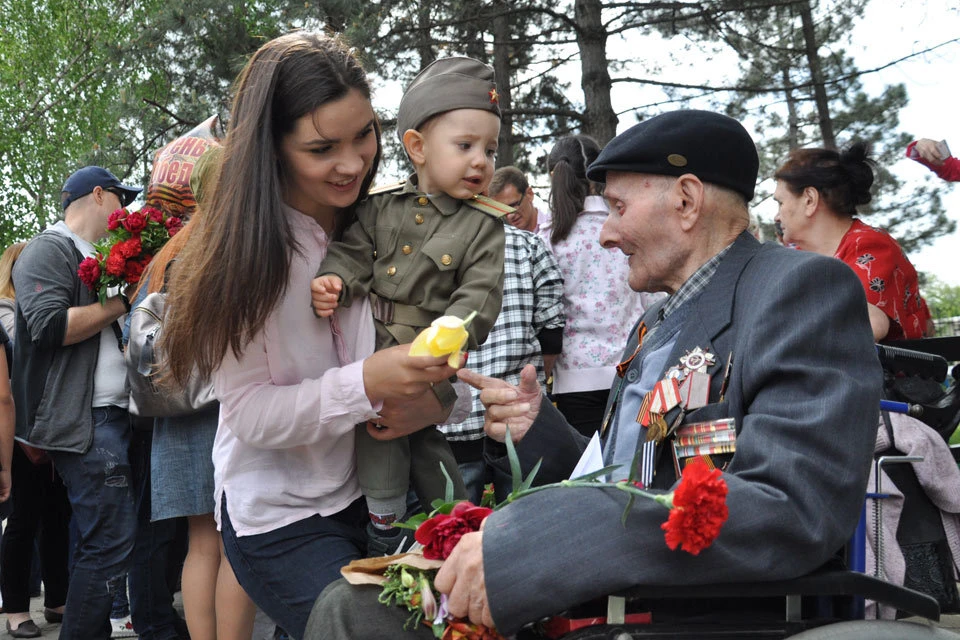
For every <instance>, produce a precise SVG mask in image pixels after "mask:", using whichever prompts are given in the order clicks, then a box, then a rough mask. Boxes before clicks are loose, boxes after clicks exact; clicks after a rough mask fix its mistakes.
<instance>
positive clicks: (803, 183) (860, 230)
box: [773, 142, 932, 342]
mask: <svg viewBox="0 0 960 640" xmlns="http://www.w3.org/2000/svg"><path fill="white" fill-rule="evenodd" d="M872 164H873V161H872V160H870V159H869V158H868V157H867V146H866V144H865V143H863V142H855V143H853V144H852V145H851V146H849V147H848V148H846V149H844V150H843V151H839V152H838V151H835V150H832V149H819V148H809V149H795V150H793V151H792V152H791V153H790V156H789V158H788V159H787V161H786V162H785V163H784V164H783V165H781V167H780V168H779V169H778V170H777V172H776V173H775V174H774V178H776V180H777V188H776V190H775V191H774V193H773V199H774V200H776V201H777V203H778V204H779V211H778V212H777V216H776V218H775V219H776V221H778V222H779V223H780V225H781V226H782V227H783V240H784V243H785V244H793V245H795V246H796V247H797V248H798V249H805V250H807V251H815V252H817V253H820V254H823V255H827V256H833V257H835V258H838V259H840V260H842V261H844V262H845V263H847V264H848V265H850V268H851V269H853V271H854V273H856V274H857V276H858V277H859V278H860V282H862V283H863V288H864V290H865V291H866V294H867V303H868V305H867V307H868V311H869V314H870V325H871V326H872V327H873V336H874V339H875V340H876V341H877V342H880V341H889V340H905V339H914V338H920V337H923V336H924V335H927V334H928V333H930V328H931V325H932V322H931V319H930V311H929V310H928V309H927V303H926V302H925V301H924V299H923V297H922V296H921V295H920V289H919V282H918V279H917V272H916V270H915V269H914V268H913V265H912V264H910V261H909V260H908V259H907V257H906V255H904V253H903V250H902V249H901V248H900V245H899V244H897V241H896V240H894V239H893V238H892V237H890V235H889V234H888V233H887V232H886V231H883V230H881V229H877V228H875V227H871V226H869V225H866V224H864V223H863V222H861V221H860V220H859V219H857V218H856V217H854V216H856V214H857V210H856V207H857V205H862V204H867V203H868V202H870V199H871V196H870V186H871V185H872V184H873V169H872V166H871V165H872Z"/></svg>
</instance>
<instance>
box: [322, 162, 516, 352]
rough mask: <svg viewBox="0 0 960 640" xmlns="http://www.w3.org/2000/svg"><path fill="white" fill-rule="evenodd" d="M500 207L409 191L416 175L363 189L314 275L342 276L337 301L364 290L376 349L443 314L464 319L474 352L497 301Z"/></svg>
mask: <svg viewBox="0 0 960 640" xmlns="http://www.w3.org/2000/svg"><path fill="white" fill-rule="evenodd" d="M510 211H511V208H510V207H508V206H507V205H504V204H501V203H499V202H497V201H495V200H492V199H490V198H486V197H484V196H476V197H475V198H474V199H471V200H457V199H455V198H451V197H450V196H448V195H446V194H444V193H441V194H437V195H426V194H424V193H421V192H419V191H417V188H416V177H415V176H412V177H411V178H410V179H408V180H406V181H404V182H402V183H399V184H397V185H393V186H391V187H387V188H384V189H379V190H375V191H373V192H371V196H370V197H369V198H368V199H367V200H366V201H364V202H363V203H361V205H360V206H359V208H358V210H357V218H358V221H357V223H355V224H353V225H352V226H351V227H350V228H348V229H347V230H346V232H345V233H344V237H343V240H342V241H340V242H334V243H331V244H330V246H329V250H328V253H327V257H326V258H325V259H324V261H323V264H322V265H321V266H320V270H319V271H318V273H317V274H318V275H324V274H331V273H332V274H336V275H337V276H339V277H340V279H341V280H343V290H342V292H341V294H340V300H341V304H343V305H346V306H349V305H350V303H351V302H352V301H353V300H356V299H357V298H359V297H360V296H365V295H370V298H371V303H372V305H371V306H372V307H373V310H374V311H373V313H374V318H375V319H376V326H377V348H378V349H382V348H385V347H390V346H393V345H396V344H406V343H409V342H413V339H414V338H415V337H416V335H417V334H418V333H419V332H420V331H421V330H422V329H424V328H426V327H429V326H430V323H431V322H433V320H435V319H436V318H439V317H440V316H443V315H451V316H457V317H458V318H465V317H467V315H469V314H470V312H472V311H476V312H477V315H476V317H475V318H474V319H473V321H472V322H471V323H470V325H468V327H467V328H468V331H469V333H470V344H469V348H471V349H475V348H476V347H477V346H478V345H479V344H481V343H483V341H484V340H486V338H487V334H488V333H489V332H490V329H491V328H492V327H493V324H494V322H496V319H497V316H498V315H499V314H500V306H501V303H502V301H503V245H504V232H503V222H502V220H501V218H502V217H503V215H504V214H506V213H508V212H510Z"/></svg>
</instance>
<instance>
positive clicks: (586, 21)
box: [574, 0, 617, 146]
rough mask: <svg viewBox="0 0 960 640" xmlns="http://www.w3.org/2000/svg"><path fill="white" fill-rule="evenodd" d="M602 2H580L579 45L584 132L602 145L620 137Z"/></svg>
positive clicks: (577, 11) (576, 6)
mask: <svg viewBox="0 0 960 640" xmlns="http://www.w3.org/2000/svg"><path fill="white" fill-rule="evenodd" d="M601 9H602V3H601V1H600V0H576V1H575V3H574V17H575V19H576V22H577V46H579V48H580V72H581V79H580V86H581V87H582V88H583V97H584V103H585V105H584V106H585V108H584V111H583V127H582V130H583V132H584V133H586V134H587V135H590V136H593V138H595V139H596V141H597V142H599V143H600V146H603V145H605V144H607V142H609V141H610V139H611V138H613V137H614V136H615V135H617V114H615V113H614V111H613V105H612V104H611V102H610V87H611V83H610V72H609V70H608V69H607V32H606V30H605V29H604V27H603V21H602V19H601V15H600V12H601Z"/></svg>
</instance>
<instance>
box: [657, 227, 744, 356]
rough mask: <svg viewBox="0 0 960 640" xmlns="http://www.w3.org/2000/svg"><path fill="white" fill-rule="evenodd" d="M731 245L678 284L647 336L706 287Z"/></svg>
mask: <svg viewBox="0 0 960 640" xmlns="http://www.w3.org/2000/svg"><path fill="white" fill-rule="evenodd" d="M732 246H733V243H732V242H731V243H730V244H728V245H727V246H726V247H724V248H723V249H722V250H721V251H720V253H718V254H717V255H715V256H713V257H712V258H710V259H709V260H707V261H706V262H704V263H703V264H702V265H700V268H699V269H697V270H696V271H694V272H693V275H691V276H690V277H689V278H687V280H686V281H685V282H684V283H683V284H682V285H680V288H679V289H677V290H676V292H675V293H674V294H673V295H672V296H670V297H669V298H668V299H667V302H666V303H665V304H664V305H663V306H662V307H661V308H660V313H659V314H658V315H659V317H658V318H657V324H656V325H654V327H653V329H651V330H650V331H649V332H648V333H647V338H649V337H650V336H651V335H652V334H653V332H654V331H655V330H656V328H657V327H659V326H660V323H661V322H663V320H664V318H666V317H667V316H669V315H670V314H671V313H672V312H673V311H674V310H676V309H679V308H680V305H682V304H683V303H684V302H687V301H688V300H692V299H693V298H696V297H697V296H698V295H700V293H701V292H702V291H703V290H704V289H706V288H707V285H708V284H710V279H711V278H713V274H715V273H716V272H717V267H719V266H720V261H721V260H723V256H725V255H727V252H728V251H730V247H732Z"/></svg>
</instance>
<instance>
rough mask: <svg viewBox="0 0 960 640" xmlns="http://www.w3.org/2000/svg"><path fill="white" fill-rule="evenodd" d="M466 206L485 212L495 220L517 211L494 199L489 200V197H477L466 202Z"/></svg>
mask: <svg viewBox="0 0 960 640" xmlns="http://www.w3.org/2000/svg"><path fill="white" fill-rule="evenodd" d="M464 202H465V203H466V204H468V205H469V206H471V207H473V208H474V209H477V210H479V211H483V212H484V213H485V214H487V215H488V216H493V217H494V218H498V219H499V218H502V217H503V216H505V215H507V214H508V213H513V212H514V211H516V209H514V208H513V207H511V206H510V205H508V204H503V203H502V202H497V201H496V200H494V199H493V198H488V197H487V196H480V195H476V196H473V198H471V199H469V200H464Z"/></svg>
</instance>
